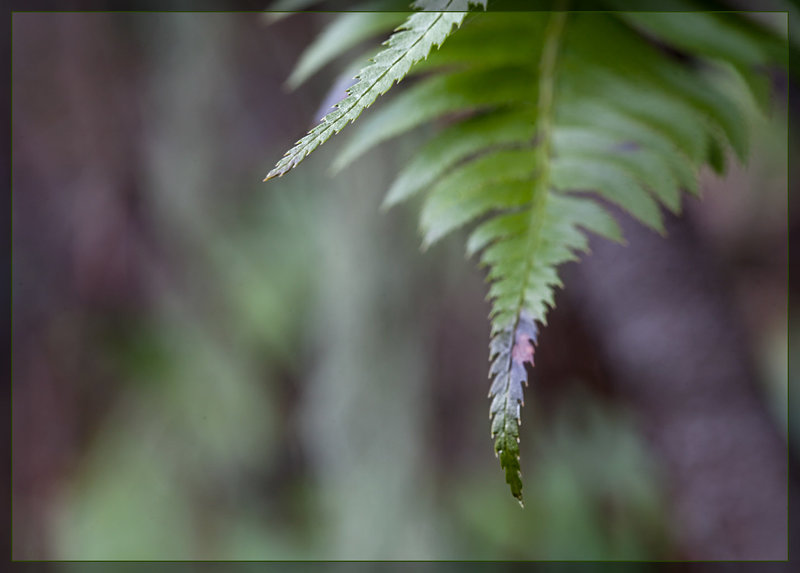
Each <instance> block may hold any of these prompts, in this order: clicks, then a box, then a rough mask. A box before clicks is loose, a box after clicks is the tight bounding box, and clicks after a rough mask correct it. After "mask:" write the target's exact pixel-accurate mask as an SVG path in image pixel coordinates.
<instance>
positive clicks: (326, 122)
mask: <svg viewBox="0 0 800 573" xmlns="http://www.w3.org/2000/svg"><path fill="white" fill-rule="evenodd" d="M483 3H485V0H420V1H418V2H417V3H416V4H415V5H416V6H417V7H420V8H422V9H423V11H422V12H417V13H414V14H412V15H411V16H410V17H409V18H408V19H407V20H406V22H405V23H404V24H403V25H402V26H400V27H399V28H398V29H397V30H396V31H395V33H394V34H392V36H391V37H390V38H389V40H388V41H387V42H386V47H385V49H384V50H382V51H381V52H379V53H378V54H377V55H376V56H375V57H374V58H373V60H372V63H371V64H370V65H368V66H367V67H366V68H364V69H363V70H361V72H359V74H358V76H356V79H357V80H358V81H357V82H356V84H355V85H354V86H353V87H351V88H350V89H349V90H347V97H345V98H344V99H343V100H342V101H340V102H339V103H338V104H336V106H335V109H334V110H333V111H332V112H330V113H329V114H328V115H326V116H325V117H324V118H322V121H321V122H320V124H319V125H317V126H316V127H315V128H314V129H312V130H311V131H310V132H309V133H308V135H306V136H305V137H303V138H302V139H301V140H300V141H298V142H297V144H296V145H295V146H294V147H293V148H292V149H290V150H289V151H288V152H287V153H286V155H284V156H283V158H282V159H281V160H280V161H279V162H278V164H277V165H276V166H275V168H274V169H272V170H271V171H270V172H269V173H268V174H267V176H266V177H265V178H264V180H265V181H267V180H269V179H272V178H273V177H279V176H281V175H283V174H285V173H286V172H287V171H289V170H290V169H292V168H293V167H295V166H296V165H297V164H298V163H300V162H301V161H302V160H303V159H305V158H306V157H307V156H308V154H309V153H311V152H312V151H314V150H315V149H316V148H317V147H319V146H320V145H321V144H322V143H324V142H325V141H327V140H328V139H329V138H330V137H331V136H332V135H334V134H335V133H339V132H340V131H341V130H342V128H344V126H346V125H347V124H348V123H350V122H351V121H354V120H355V119H356V118H357V117H358V116H359V115H361V112H362V111H364V110H365V109H366V108H368V107H369V106H371V105H372V104H373V103H374V102H375V100H376V99H377V98H378V96H380V95H382V94H384V93H386V92H387V91H388V90H389V89H390V88H391V87H392V86H393V85H394V84H395V83H396V82H399V81H400V80H402V79H403V78H404V77H405V75H406V74H407V73H408V71H409V70H410V69H411V66H413V65H414V64H415V63H416V62H418V61H420V60H421V59H423V58H425V57H427V56H428V53H430V51H431V49H432V48H433V47H434V46H437V47H438V46H441V45H442V42H444V41H445V39H446V38H447V36H449V35H450V34H451V32H452V31H453V29H454V28H456V27H458V26H460V25H461V22H462V21H463V20H464V17H465V16H466V10H467V9H468V7H469V5H470V4H476V5H477V4H483Z"/></svg>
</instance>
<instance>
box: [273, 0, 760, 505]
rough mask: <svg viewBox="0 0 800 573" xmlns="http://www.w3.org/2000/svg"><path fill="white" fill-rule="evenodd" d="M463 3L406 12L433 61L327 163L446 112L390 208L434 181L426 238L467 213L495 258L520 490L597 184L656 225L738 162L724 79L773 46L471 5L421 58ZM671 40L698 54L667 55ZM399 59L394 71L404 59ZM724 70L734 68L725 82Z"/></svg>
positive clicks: (607, 219) (495, 400)
mask: <svg viewBox="0 0 800 573" xmlns="http://www.w3.org/2000/svg"><path fill="white" fill-rule="evenodd" d="M443 1H444V0H443ZM465 3H466V0H462V4H464V5H465ZM451 16H452V17H453V18H456V15H455V14H451ZM463 16H464V15H463V14H460V15H459V18H458V19H457V21H456V20H455V19H454V20H452V21H450V20H448V22H451V23H450V24H448V25H445V24H444V23H442V24H441V26H440V27H439V28H437V29H438V30H439V31H438V32H437V33H436V34H432V35H430V37H429V36H428V35H427V34H422V33H421V32H420V29H421V27H424V26H428V25H431V22H432V21H433V19H434V18H435V16H434V15H433V14H426V13H417V14H415V15H414V16H412V17H411V19H414V18H417V19H419V20H415V21H414V23H413V24H406V27H407V28H408V27H411V29H413V30H416V31H415V32H413V34H414V35H415V37H418V38H424V43H425V44H426V45H427V48H426V49H424V50H423V49H420V50H419V51H418V52H415V54H416V55H415V56H414V57H413V58H411V59H413V60H414V61H418V62H420V63H419V65H417V66H415V70H417V71H420V70H424V71H425V72H428V73H429V75H427V76H426V77H423V78H420V79H419V81H418V82H417V83H416V85H414V86H413V87H412V88H410V89H408V90H407V91H405V92H403V93H401V94H399V95H398V96H396V97H394V98H393V100H392V101H390V102H387V104H386V105H383V106H382V107H381V108H380V109H378V110H376V112H375V113H374V114H373V115H372V116H371V117H370V118H369V119H367V120H365V121H363V122H360V123H359V124H358V126H357V127H356V129H355V133H354V137H353V138H352V140H351V141H350V142H349V143H348V145H347V146H345V148H344V149H343V150H342V152H341V153H340V155H339V156H338V158H337V159H336V161H335V163H334V167H335V168H342V167H344V166H346V165H349V164H350V163H351V162H353V161H355V160H356V159H357V158H358V157H360V156H361V155H362V154H364V153H365V152H366V151H368V150H369V149H371V148H372V147H374V146H375V145H377V144H379V143H381V142H383V141H386V140H388V139H389V138H392V137H396V136H398V135H400V134H402V133H405V132H407V131H409V130H411V129H413V128H416V127H420V126H422V125H425V124H429V123H431V122H434V121H437V122H441V121H444V122H445V123H446V124H447V125H446V126H445V127H444V129H442V130H441V131H440V132H439V133H438V134H436V135H434V136H433V137H432V138H431V139H430V140H429V141H428V142H427V143H426V144H424V145H422V146H420V148H419V150H418V152H417V154H416V155H415V156H414V157H413V158H412V159H411V160H410V162H409V163H408V164H407V165H406V167H404V168H403V169H402V170H401V171H400V173H399V175H398V176H397V178H396V179H395V181H394V182H393V183H392V185H391V187H390V189H389V192H388V193H387V195H386V199H385V200H384V206H391V205H394V204H396V203H399V202H400V201H403V200H405V199H408V198H409V197H412V196H413V195H415V194H417V193H420V192H422V191H423V190H425V189H429V192H428V195H427V197H426V198H425V199H424V202H423V205H422V211H421V215H420V231H421V234H422V237H423V247H424V248H427V247H429V246H431V245H433V244H434V243H436V242H437V241H440V240H442V239H443V238H444V237H446V236H447V235H449V234H451V233H453V232H454V231H456V230H458V229H460V228H462V227H464V226H467V225H474V228H473V229H472V230H471V232H470V233H469V235H468V238H467V244H466V248H467V254H468V255H469V256H473V255H478V256H479V262H480V265H481V266H484V267H486V268H487V269H488V272H487V281H488V282H489V283H490V286H489V292H488V299H489V300H490V301H491V306H492V310H491V313H490V320H491V340H490V351H489V354H490V361H491V367H490V369H489V376H490V378H491V380H492V382H491V386H490V391H489V397H490V398H491V405H490V418H491V434H492V438H493V439H494V447H495V452H496V454H497V456H498V457H499V458H500V465H501V467H502V469H503V471H504V472H505V476H506V481H507V482H508V484H509V486H510V488H511V493H512V494H513V495H514V496H515V497H516V498H517V499H518V500H519V501H520V503H522V481H521V477H520V460H519V452H520V449H519V426H520V408H521V406H522V404H523V385H526V384H527V382H528V371H527V370H528V369H529V368H532V367H533V362H534V359H533V357H534V349H535V345H536V341H537V336H538V332H539V329H540V328H541V327H542V326H544V325H546V323H547V313H548V311H549V309H551V308H552V307H553V305H554V292H555V289H556V288H558V287H560V286H561V281H560V279H559V277H558V267H559V266H560V265H561V264H563V263H565V262H567V261H571V260H576V259H577V258H578V256H579V255H580V254H581V253H584V252H586V251H587V250H588V238H587V233H594V234H597V235H600V236H602V237H605V238H607V239H610V240H613V241H618V242H622V236H621V233H620V230H619V227H618V225H617V223H616V221H615V220H614V218H613V217H612V216H611V215H610V213H609V211H608V209H607V208H606V207H605V206H604V205H603V204H602V202H601V201H598V200H597V199H598V198H599V199H602V200H603V201H605V202H607V203H613V204H615V205H617V206H619V207H620V208H622V209H623V210H624V211H627V212H628V213H629V214H630V215H631V216H632V217H633V218H634V219H636V220H638V221H639V222H640V223H641V224H643V225H645V226H647V227H648V228H650V229H652V230H654V231H656V232H659V233H663V232H664V228H663V222H662V213H661V208H662V207H664V208H666V209H668V210H670V211H672V212H676V213H677V212H679V211H680V209H681V197H682V195H681V192H682V191H687V192H690V193H697V191H698V188H697V173H698V170H699V169H701V168H702V167H703V166H704V165H710V166H712V167H713V168H714V169H716V170H718V171H720V172H721V171H724V169H725V168H726V166H727V161H728V159H727V157H728V151H729V150H731V149H732V150H733V151H734V152H735V154H736V156H737V157H738V159H739V160H740V161H744V160H745V159H746V157H747V153H748V139H749V132H748V122H747V120H746V117H747V114H748V112H749V110H747V109H745V108H744V107H743V106H745V105H746V103H747V102H746V101H745V100H746V99H747V98H741V97H738V95H737V94H736V93H734V92H735V91H736V90H732V89H729V86H730V85H733V84H737V85H739V84H741V85H742V86H747V87H750V86H753V85H755V83H756V82H754V81H753V78H752V77H748V76H750V75H751V74H753V73H755V72H754V71H753V68H754V67H756V66H763V65H765V64H767V63H768V62H769V61H771V60H770V58H771V56H770V54H771V51H772V48H770V49H767V48H764V47H763V46H761V44H759V42H757V41H755V40H754V38H755V37H756V36H754V35H753V34H750V33H749V32H748V31H747V28H746V27H741V28H740V27H737V26H736V25H735V24H732V23H731V21H730V20H729V19H724V18H722V17H720V16H719V15H717V14H686V13H684V14H650V13H637V14H619V15H610V14H589V13H570V14H569V15H568V13H566V12H554V13H513V14H476V16H475V17H474V18H472V19H471V21H469V23H468V24H465V25H464V26H463V27H462V28H461V29H460V31H459V33H458V34H457V35H455V36H454V37H453V39H452V40H450V41H448V42H447V44H446V45H444V46H442V47H441V49H439V50H438V51H436V52H435V53H434V54H432V55H431V56H430V57H429V58H427V59H426V60H425V61H424V62H422V61H421V60H422V59H423V58H424V57H425V56H426V55H427V53H428V51H430V48H431V47H432V46H433V45H438V44H440V43H441V41H440V40H439V38H441V39H442V40H443V39H444V37H446V36H447V34H449V32H450V31H451V29H452V28H453V27H454V26H455V25H460V24H461V22H462V20H463ZM411 19H410V20H409V22H411ZM422 19H425V20H424V23H423V20H422ZM448 26H449V27H448ZM444 28H447V30H444ZM686 30H691V31H693V33H692V34H691V35H692V38H686V37H684V36H685V35H687V34H685V31H686ZM402 33H409V34H412V32H409V31H408V30H407V31H406V32H402ZM697 35H704V36H705V37H696V36H697ZM434 36H435V37H436V38H437V39H436V40H434ZM393 38H394V36H393ZM420 41H422V40H420ZM437 42H438V44H437ZM389 45H390V48H392V47H394V46H400V45H401V41H400V40H390V42H389ZM664 46H666V47H669V48H670V50H664V49H663V47H664ZM676 50H677V51H678V52H681V53H682V55H683V56H688V58H675V57H674V52H675V51H676ZM422 52H424V54H423V53H422ZM378 61H379V58H376V63H375V64H373V66H376V65H378ZM380 61H381V62H383V61H384V60H382V59H381V60H380ZM410 61H411V60H409V62H410ZM698 62H699V63H698ZM406 63H408V62H405V63H403V66H402V74H400V75H399V76H398V77H402V76H403V75H405V74H406V73H407V72H409V67H410V65H411V64H410V63H408V66H406ZM385 68H386V66H385V64H384V65H383V68H381V69H385ZM396 75H397V74H395V71H394V70H392V72H391V76H392V77H394V76H396ZM366 77H369V75H364V74H362V75H361V81H360V84H362V83H364V81H365V80H364V78H366ZM720 78H730V79H731V80H732V81H731V82H729V83H728V84H724V86H722V85H721V84H720V83H719V82H720ZM382 81H383V80H382ZM392 81H394V80H392ZM737 82H738V83H737ZM384 83H385V82H384ZM384 83H381V84H380V85H381V86H382V87H381V88H380V89H383V86H384ZM360 84H357V85H360ZM376 85H377V84H376ZM389 85H391V82H390V83H389V84H388V85H386V86H385V87H386V89H388V86H389ZM360 89H361V90H362V91H363V92H364V93H369V94H370V95H369V96H368V98H367V96H365V98H367V99H365V100H364V101H365V102H366V101H369V103H371V102H372V101H374V97H373V94H374V95H375V97H377V92H376V91H375V90H373V89H372V88H370V89H369V90H366V91H364V90H365V89H366V88H360ZM370 90H371V91H370ZM384 91H385V89H384ZM356 93H361V92H351V95H350V96H348V98H347V99H345V100H344V101H343V102H342V103H341V104H340V105H339V108H338V109H337V111H336V112H333V114H334V115H332V117H331V119H329V120H328V119H327V118H326V120H324V121H323V123H322V124H321V125H320V126H318V127H317V128H315V130H314V131H312V134H310V135H309V136H307V138H304V140H301V142H300V144H299V145H298V146H297V147H296V148H295V149H293V150H292V151H290V152H289V154H287V156H286V157H285V158H284V160H282V162H281V163H279V165H278V167H276V169H275V170H273V171H272V172H271V174H270V176H274V175H281V174H283V173H285V172H286V171H287V170H288V169H290V168H291V167H292V166H293V165H295V164H296V163H297V162H298V161H299V160H301V159H302V158H303V157H305V155H307V152H308V151H309V150H310V149H313V148H314V147H315V146H316V145H318V144H319V143H321V142H322V141H324V140H325V139H327V136H328V135H327V134H329V132H334V131H338V129H341V126H343V125H344V124H345V123H347V122H348V121H350V120H352V119H354V117H355V116H356V115H357V113H355V115H353V114H352V113H351V112H349V111H344V110H347V109H349V110H353V109H358V113H360V111H361V110H362V109H363V108H364V107H366V105H362V102H360V100H359V103H358V104H357V105H356V106H355V107H354V105H352V102H353V98H354V97H355V96H354V94H356ZM380 93H383V92H380ZM369 98H371V99H369ZM348 102H350V103H348ZM348 106H350V107H348ZM337 114H338V115H337ZM348 114H350V115H348Z"/></svg>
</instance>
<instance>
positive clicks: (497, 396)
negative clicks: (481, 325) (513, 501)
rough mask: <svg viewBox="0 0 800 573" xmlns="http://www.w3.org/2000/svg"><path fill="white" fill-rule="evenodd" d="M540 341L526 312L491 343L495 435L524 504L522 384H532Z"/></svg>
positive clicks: (513, 486)
mask: <svg viewBox="0 0 800 573" xmlns="http://www.w3.org/2000/svg"><path fill="white" fill-rule="evenodd" d="M534 344H536V325H535V324H534V322H533V320H532V319H531V318H530V316H529V315H528V314H527V313H526V312H524V311H523V312H522V313H521V314H520V316H519V320H518V321H517V325H516V328H515V327H514V325H509V326H508V327H506V328H504V329H503V330H501V331H500V332H498V333H497V334H495V335H494V337H493V338H492V342H491V344H490V346H489V348H490V350H489V358H490V359H494V362H492V366H491V368H490V369H489V376H490V377H492V376H493V377H494V380H493V382H492V386H491V389H490V390H489V397H490V398H493V399H492V405H491V407H490V408H489V415H490V417H491V418H492V438H493V439H494V440H495V442H494V450H495V452H496V454H497V456H498V457H499V458H500V465H501V466H502V467H503V469H505V472H506V482H508V485H509V486H510V487H511V493H512V494H513V495H514V497H516V498H517V499H518V500H519V502H520V504H522V479H521V477H520V467H519V424H520V417H519V409H520V406H521V405H522V404H523V403H524V402H523V398H522V385H523V384H525V385H527V384H528V375H527V373H526V372H525V364H526V363H528V364H530V365H531V366H533V351H534Z"/></svg>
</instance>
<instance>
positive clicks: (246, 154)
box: [12, 13, 800, 560]
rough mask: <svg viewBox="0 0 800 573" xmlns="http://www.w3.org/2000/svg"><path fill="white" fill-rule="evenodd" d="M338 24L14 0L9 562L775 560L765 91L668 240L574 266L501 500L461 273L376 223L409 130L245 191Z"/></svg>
mask: <svg viewBox="0 0 800 573" xmlns="http://www.w3.org/2000/svg"><path fill="white" fill-rule="evenodd" d="M331 17H332V16H331V15H330V14H298V15H294V16H292V17H289V18H286V19H284V20H281V21H279V22H276V23H273V24H269V25H268V24H267V22H266V20H265V19H264V17H263V16H262V15H259V14H255V13H239V14H225V13H205V14H199V13H52V14H44V13H22V14H21V13H17V14H15V15H14V16H13V87H12V89H13V116H12V121H13V140H12V144H13V213H12V216H13V268H12V272H13V282H12V286H13V318H14V320H13V354H14V355H13V358H14V368H13V378H14V379H13V557H14V559H136V560H138V559H157V560H161V559H257V560H261V559H267V560H272V559H512V560H513V559H523V560H525V559H569V560H572V559H596V560H599V559H626V560H637V559H742V558H745V559H746V558H761V559H764V558H769V559H783V558H785V549H786V545H787V533H786V496H787V482H786V476H787V473H786V472H787V455H786V443H787V407H788V406H787V400H786V394H787V383H788V376H789V374H788V369H787V357H788V353H789V351H790V350H793V351H796V350H797V349H789V348H788V339H789V338H788V334H789V332H792V333H795V336H794V337H793V340H795V341H796V340H797V336H796V333H797V329H798V327H800V325H798V324H794V323H793V322H792V323H789V322H788V321H787V312H788V308H787V300H788V299H787V296H788V292H787V254H788V251H787V228H788V225H792V226H796V225H797V224H798V221H800V214H798V213H796V212H789V213H787V161H788V157H787V137H788V131H787V127H786V119H785V118H786V109H785V91H783V90H785V87H782V85H784V86H785V78H783V82H784V83H783V84H782V83H781V75H780V74H777V75H776V82H775V83H776V88H777V93H776V96H775V105H774V109H773V112H772V117H770V118H766V119H762V120H761V121H760V122H759V123H758V127H757V130H756V134H755V140H754V145H753V148H754V154H753V158H752V161H751V162H750V164H749V165H748V166H747V168H743V167H740V166H734V168H733V169H732V170H731V172H730V174H729V175H728V176H727V177H726V178H725V179H724V180H720V179H718V178H715V177H714V176H712V175H711V174H709V173H704V174H703V181H702V182H703V189H704V193H703V195H704V201H702V202H700V201H698V200H696V199H691V198H685V199H684V206H685V211H686V213H685V216H684V218H682V219H680V220H671V221H670V236H669V238H668V239H666V240H663V239H661V238H659V237H657V236H656V235H654V234H652V233H650V232H648V231H645V230H643V229H641V228H638V227H637V226H636V225H635V224H633V223H626V225H625V226H626V230H627V232H628V237H629V242H630V246H628V247H626V248H621V247H615V246H613V245H604V244H602V243H600V242H597V243H596V244H595V247H594V254H593V255H592V256H590V257H588V258H587V260H586V262H585V263H583V264H582V265H568V266H567V267H565V269H564V272H563V276H564V278H565V284H566V290H565V291H562V292H561V293H559V295H558V298H557V302H558V307H557V309H556V310H555V311H554V312H552V313H551V315H550V317H549V323H550V324H549V326H548V328H547V329H545V330H544V331H543V333H542V335H541V339H540V345H539V347H538V349H537V367H536V371H535V374H534V379H533V384H532V386H531V387H530V388H529V389H528V390H527V399H526V406H525V408H524V410H523V426H522V434H523V435H522V451H523V454H522V462H523V477H524V480H525V496H526V507H525V509H524V510H521V509H520V508H519V507H518V506H517V504H516V502H515V501H514V500H513V498H512V497H511V496H510V495H509V493H508V491H507V488H506V485H505V483H504V482H503V476H502V473H501V471H500V469H499V467H498V464H497V461H496V460H495V459H494V456H493V455H492V444H491V441H490V439H489V435H488V434H489V425H488V419H487V416H488V401H487V400H486V391H487V389H488V383H487V380H486V371H487V368H488V364H487V356H486V354H487V342H488V333H489V325H488V321H487V319H486V315H487V314H488V305H487V303H486V302H485V301H484V296H485V292H486V289H485V286H484V285H483V282H482V281H483V278H482V272H481V271H480V270H477V269H475V268H474V264H473V261H466V260H465V259H464V256H463V242H462V241H461V239H460V238H458V237H456V238H454V239H453V240H449V241H446V242H445V243H443V244H441V245H439V246H437V247H436V248H434V249H432V250H431V251H430V252H427V253H424V254H422V253H420V252H419V249H418V246H419V245H418V243H419V239H418V235H417V232H416V214H417V209H416V206H410V207H409V206H402V207H399V208H396V209H394V210H392V211H390V212H388V213H381V212H379V208H378V207H379V204H380V201H381V199H382V194H383V193H384V191H385V189H386V188H387V187H388V183H389V181H391V177H392V175H393V174H394V173H396V170H397V167H398V165H400V164H401V162H402V161H403V160H404V159H405V158H407V157H408V156H409V154H410V152H411V151H412V150H413V148H414V146H415V145H416V143H415V142H416V141H417V140H416V139H415V138H414V137H413V136H411V137H407V138H405V139H403V140H402V141H398V142H396V143H395V144H392V145H387V146H385V147H384V148H383V149H381V150H378V151H376V152H373V153H372V154H370V155H369V156H368V157H366V158H365V159H363V160H362V161H360V162H359V163H358V164H357V165H356V166H354V167H353V168H351V169H350V170H349V171H348V172H345V173H343V174H341V175H339V176H337V177H336V178H331V177H330V176H329V175H328V173H327V171H326V169H327V167H328V164H329V160H330V153H329V152H330V149H324V148H323V149H321V150H320V151H318V152H316V153H315V154H314V156H312V157H311V158H310V159H309V160H308V161H307V162H305V163H304V164H303V166H302V168H301V169H298V170H296V172H292V173H291V174H290V175H288V176H286V177H284V178H281V179H280V180H278V181H274V182H270V183H269V184H262V183H261V178H262V177H263V175H264V174H265V173H266V172H267V170H268V168H269V167H270V166H271V165H272V164H273V163H274V161H275V160H277V158H278V157H279V156H280V155H281V153H282V152H283V151H284V150H285V149H286V148H287V147H288V146H289V145H290V144H291V143H292V142H293V141H295V140H296V139H297V138H299V136H300V135H302V133H303V132H304V130H305V129H306V128H308V127H309V126H310V124H311V123H312V121H313V119H314V117H315V116H314V114H315V112H316V110H317V108H318V106H319V105H320V103H321V102H322V101H323V100H324V99H325V97H326V88H327V86H329V85H331V84H332V83H333V82H334V80H335V72H336V71H337V70H336V69H335V68H332V69H329V70H326V71H325V73H323V74H321V77H318V78H315V79H313V80H312V81H311V82H310V83H309V85H307V86H304V87H303V88H301V89H300V90H298V91H297V92H295V93H291V94H290V93H288V92H287V91H286V90H284V89H283V88H282V84H283V82H284V81H285V79H286V78H287V77H288V75H289V73H290V71H291V69H292V66H293V65H294V63H295V62H296V61H297V58H298V57H299V54H300V53H301V51H302V49H303V47H304V46H306V45H307V44H308V43H309V42H310V41H311V39H312V38H313V37H314V35H315V33H316V32H317V31H318V30H319V29H320V28H321V27H322V26H324V24H325V23H326V22H328V21H330V19H331ZM389 97H391V96H389ZM367 113H368V112H367ZM337 137H342V138H343V137H347V133H346V131H345V132H343V133H342V134H341V135H340V136H337ZM336 145H337V142H336V138H335V139H334V140H333V141H331V142H330V143H329V144H328V145H327V146H326V147H329V148H332V147H335V146H336ZM620 218H621V219H622V220H624V217H622V216H621V217H620ZM795 252H797V249H795ZM795 459H796V452H794V451H792V452H790V456H789V458H788V461H789V462H790V463H794V460H795ZM791 487H792V488H794V487H795V486H794V484H791Z"/></svg>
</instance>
